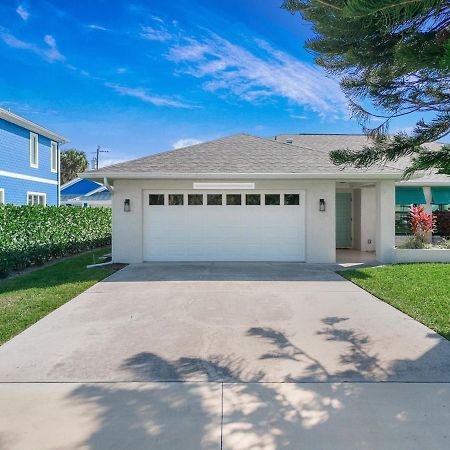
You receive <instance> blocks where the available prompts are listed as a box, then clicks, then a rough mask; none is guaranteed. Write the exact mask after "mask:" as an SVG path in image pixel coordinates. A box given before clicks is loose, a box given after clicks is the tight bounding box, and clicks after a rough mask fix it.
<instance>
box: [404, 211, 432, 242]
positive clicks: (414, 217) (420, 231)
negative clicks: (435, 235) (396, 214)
mask: <svg viewBox="0 0 450 450" xmlns="http://www.w3.org/2000/svg"><path fill="white" fill-rule="evenodd" d="M409 224H410V226H411V231H412V234H413V235H414V237H415V238H417V239H421V240H422V241H424V242H425V239H426V236H427V233H431V232H433V231H434V230H435V229H436V221H435V218H434V217H433V214H427V213H425V210H424V208H423V206H413V207H412V208H411V210H410V211H409Z"/></svg>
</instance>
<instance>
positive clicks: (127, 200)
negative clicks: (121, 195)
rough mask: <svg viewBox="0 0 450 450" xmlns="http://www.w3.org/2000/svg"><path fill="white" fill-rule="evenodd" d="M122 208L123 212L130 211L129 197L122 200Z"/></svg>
mask: <svg viewBox="0 0 450 450" xmlns="http://www.w3.org/2000/svg"><path fill="white" fill-rule="evenodd" d="M123 210H124V211H125V212H130V211H131V201H130V199H129V198H126V199H125V200H124V201H123Z"/></svg>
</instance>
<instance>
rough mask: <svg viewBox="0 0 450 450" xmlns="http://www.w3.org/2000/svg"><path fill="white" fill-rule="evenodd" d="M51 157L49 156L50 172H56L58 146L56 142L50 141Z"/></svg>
mask: <svg viewBox="0 0 450 450" xmlns="http://www.w3.org/2000/svg"><path fill="white" fill-rule="evenodd" d="M50 151H51V155H50V159H51V163H50V164H51V167H50V169H51V171H52V172H58V144H57V143H56V142H53V141H52V144H51V149H50Z"/></svg>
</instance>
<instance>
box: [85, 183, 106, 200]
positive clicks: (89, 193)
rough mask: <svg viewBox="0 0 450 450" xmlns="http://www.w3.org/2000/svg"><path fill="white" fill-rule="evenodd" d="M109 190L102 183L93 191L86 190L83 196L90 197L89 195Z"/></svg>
mask: <svg viewBox="0 0 450 450" xmlns="http://www.w3.org/2000/svg"><path fill="white" fill-rule="evenodd" d="M107 190H108V188H107V187H106V186H103V185H101V186H99V187H98V188H95V189H94V190H92V191H89V192H86V194H83V196H84V197H88V196H89V195H92V194H96V193H97V192H102V191H107Z"/></svg>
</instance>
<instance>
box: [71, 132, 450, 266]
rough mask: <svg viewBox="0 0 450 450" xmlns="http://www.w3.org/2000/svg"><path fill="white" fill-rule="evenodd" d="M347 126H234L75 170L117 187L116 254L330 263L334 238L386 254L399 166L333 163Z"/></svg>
mask: <svg viewBox="0 0 450 450" xmlns="http://www.w3.org/2000/svg"><path fill="white" fill-rule="evenodd" d="M337 136H341V137H337ZM352 136H353V135H280V136H277V137H276V139H274V140H271V139H266V138H261V137H256V136H251V135H248V134H238V135H233V136H229V137H225V138H221V139H217V140H214V141H210V142H205V143H202V144H197V145H193V146H189V147H185V148H181V149H178V150H171V151H167V152H163V153H159V154H155V155H151V156H148V157H145V158H140V159H137V160H133V161H129V162H124V163H120V164H115V165H113V166H109V167H104V168H101V169H99V170H98V171H89V172H85V173H83V174H81V175H80V177H81V178H84V179H90V180H94V181H97V182H101V183H103V184H105V186H107V187H108V189H109V190H110V191H111V192H112V194H113V195H112V208H113V260H114V261H116V262H123V263H138V262H143V261H304V262H310V263H333V262H335V261H336V249H337V248H352V249H356V250H360V251H362V252H375V255H376V259H377V260H378V261H380V262H392V261H393V259H394V255H393V249H394V245H395V218H396V206H395V205H396V183H399V182H400V180H401V176H402V167H400V165H401V164H396V165H383V166H381V165H375V166H372V167H370V168H368V169H355V168H345V169H340V168H338V167H336V166H335V165H333V164H332V162H331V161H330V159H329V156H328V152H329V151H330V150H331V149H334V148H342V147H348V146H350V144H351V145H352V146H353V145H363V144H364V139H366V138H365V136H362V135H354V136H358V139H356V138H353V137H352ZM350 141H351V142H350ZM356 141H358V142H359V143H358V144H357V143H356ZM436 177H439V176H436ZM444 182H445V183H447V184H446V186H447V187H448V186H449V184H448V182H447V180H445V179H443V180H442V184H444V185H445V183H444ZM411 183H414V181H411ZM411 187H415V186H414V185H411ZM449 203H450V201H449Z"/></svg>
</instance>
